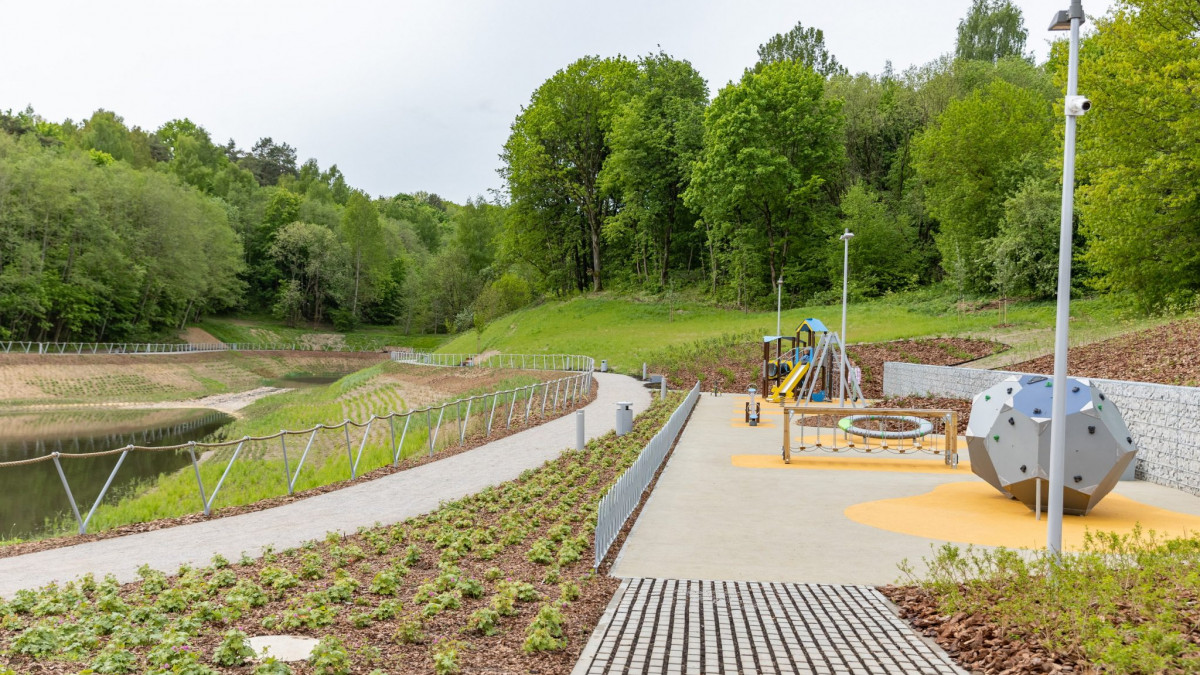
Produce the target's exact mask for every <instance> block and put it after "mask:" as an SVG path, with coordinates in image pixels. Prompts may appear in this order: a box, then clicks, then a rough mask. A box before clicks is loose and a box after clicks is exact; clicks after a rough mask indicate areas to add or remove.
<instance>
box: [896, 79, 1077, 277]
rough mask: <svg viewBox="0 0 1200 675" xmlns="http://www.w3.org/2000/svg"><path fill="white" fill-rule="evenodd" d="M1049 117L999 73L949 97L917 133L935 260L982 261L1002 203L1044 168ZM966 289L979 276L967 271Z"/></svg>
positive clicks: (1041, 104)
mask: <svg viewBox="0 0 1200 675" xmlns="http://www.w3.org/2000/svg"><path fill="white" fill-rule="evenodd" d="M1053 130H1054V117H1053V112H1052V109H1051V107H1050V104H1049V102H1047V101H1046V100H1045V99H1044V98H1042V97H1041V96H1040V95H1039V94H1038V93H1036V92H1033V91H1029V90H1026V89H1021V88H1019V87H1016V86H1014V85H1012V84H1009V83H1008V82H1006V81H1004V80H1000V79H996V80H993V81H992V82H990V83H989V84H988V85H986V86H985V87H983V88H982V89H978V90H976V91H975V92H973V93H972V94H971V95H970V96H968V97H966V98H963V99H959V100H956V101H953V102H951V103H950V105H949V106H948V107H947V108H946V110H945V112H943V113H942V114H941V115H940V116H939V117H938V118H937V119H936V120H935V121H934V123H933V124H932V125H931V126H930V127H928V128H927V129H926V130H925V131H924V132H923V133H922V134H921V135H920V136H919V137H918V139H917V142H916V145H915V148H914V150H915V160H916V161H915V167H916V169H917V173H918V175H919V176H920V178H921V180H922V182H923V183H924V190H925V204H926V207H927V208H928V209H929V213H930V214H931V215H933V216H934V217H935V218H936V219H937V220H938V221H939V223H940V225H941V230H940V232H939V233H938V235H937V245H938V249H939V250H940V251H941V253H942V258H943V260H946V261H949V260H951V259H954V260H961V261H962V262H963V264H964V265H967V266H977V265H978V266H983V265H984V264H985V258H986V255H985V251H984V248H985V246H986V244H987V241H988V240H989V239H991V238H992V237H994V236H996V233H997V232H998V230H999V227H1000V219H1001V217H1002V215H1003V212H1004V201H1005V199H1007V198H1008V196H1009V195H1010V194H1011V193H1012V192H1013V191H1014V190H1015V189H1016V188H1017V187H1018V186H1019V185H1020V184H1021V182H1022V181H1023V180H1024V179H1025V178H1026V177H1027V176H1031V175H1038V174H1041V173H1044V172H1045V171H1046V163H1047V161H1048V160H1049V158H1050V157H1051V156H1052V154H1053V151H1054V145H1055V138H1054V135H1053ZM968 276H969V278H970V279H972V281H971V283H970V284H969V286H970V288H973V289H976V290H981V289H984V288H986V287H987V284H988V279H987V276H986V275H968Z"/></svg>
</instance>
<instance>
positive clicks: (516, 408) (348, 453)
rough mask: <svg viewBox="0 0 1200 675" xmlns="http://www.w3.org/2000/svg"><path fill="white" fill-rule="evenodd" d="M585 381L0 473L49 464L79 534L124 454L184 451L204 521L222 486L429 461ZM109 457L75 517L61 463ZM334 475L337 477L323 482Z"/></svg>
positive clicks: (537, 415) (569, 398) (292, 482)
mask: <svg viewBox="0 0 1200 675" xmlns="http://www.w3.org/2000/svg"><path fill="white" fill-rule="evenodd" d="M592 382H593V379H592V372H591V371H590V370H589V371H584V372H581V373H578V374H575V375H571V376H569V377H563V378H559V379H555V380H550V381H548V382H539V383H537V384H531V385H527V386H524V387H518V388H515V389H507V390H504V391H496V392H490V393H486V394H480V395H477V396H470V397H467V398H461V399H457V400H454V401H451V402H449V403H443V404H440V405H431V406H428V407H425V408H419V409H416V410H409V411H406V412H403V413H398V412H394V411H393V412H389V413H388V414H386V415H371V417H370V418H369V419H367V420H365V421H361V422H359V421H354V420H350V419H346V420H343V421H342V422H340V423H338V424H318V425H316V426H314V427H311V428H308V429H302V430H281V431H279V432H278V433H275V434H271V435H269V436H245V437H243V438H240V439H235V440H229V441H221V442H215V443H200V442H195V441H193V442H189V443H185V444H181V445H173V446H166V447H144V446H137V445H127V446H125V447H123V448H116V449H113V450H108V451H104V452H92V453H66V452H53V453H50V454H48V455H43V456H41V457H34V458H30V459H25V460H17V461H12V462H0V471H3V470H4V469H5V468H6V467H16V466H27V465H30V464H37V463H41V462H50V463H53V465H54V468H55V470H56V471H57V473H58V478H59V479H60V482H61V483H62V487H63V491H64V492H65V493H66V498H67V501H68V502H69V503H70V507H71V512H72V514H73V515H74V517H75V520H76V522H77V523H78V525H79V533H80V534H83V533H85V532H86V531H87V526H88V523H89V522H90V521H91V519H92V516H93V515H94V514H95V513H96V509H97V508H98V507H99V506H100V504H101V503H102V502H103V501H104V497H105V495H106V494H107V493H108V492H109V489H110V488H111V487H112V485H113V481H114V479H115V478H116V477H117V474H118V472H119V471H120V470H121V465H122V463H124V461H125V459H126V457H128V456H129V454H130V453H133V452H186V453H187V454H188V459H189V460H190V464H191V466H192V469H193V473H194V475H195V477H196V489H197V492H198V496H199V498H200V505H201V506H202V507H203V510H204V514H205V515H210V514H211V512H212V507H213V504H214V503H215V502H216V499H217V496H218V494H220V492H221V489H222V487H226V491H227V492H228V490H229V489H241V487H243V486H244V487H246V488H247V489H248V490H249V491H250V492H252V493H258V494H261V490H262V483H263V481H264V480H266V481H268V482H270V481H278V482H277V486H278V489H279V494H282V493H283V492H284V490H285V489H286V493H287V494H288V495H292V494H295V492H296V491H297V489H298V488H299V489H307V488H309V487H316V486H319V485H324V484H328V483H329V482H332V481H333V480H340V479H341V478H342V477H345V478H349V479H354V478H356V477H357V476H358V475H359V474H360V473H364V472H366V471H370V470H373V469H377V468H380V467H382V466H386V465H387V464H389V463H390V464H392V465H393V466H394V465H397V464H399V462H400V460H401V459H405V458H408V457H412V456H414V455H418V454H422V453H427V454H428V455H429V456H433V455H434V454H435V453H436V452H438V451H439V450H444V449H446V448H449V447H451V446H456V445H457V446H464V445H465V444H466V443H467V439H468V438H475V439H486V438H490V437H492V435H493V434H496V433H499V430H500V429H501V428H503V429H509V428H511V427H512V426H513V424H514V423H516V424H522V423H526V422H528V421H530V420H537V419H541V418H547V417H550V416H553V415H554V414H555V413H557V412H559V411H562V410H567V409H570V408H571V407H574V404H575V403H576V402H577V401H578V400H580V399H581V398H585V397H586V396H588V395H589V394H590V392H591V388H592ZM289 437H290V438H298V439H299V443H295V442H294V443H293V444H292V446H291V448H289V444H288V442H287V441H288V438H289ZM300 445H303V449H302V450H300V452H299V455H298V457H297V453H296V450H297V449H298V448H299V446H300ZM230 450H232V452H230ZM205 452H214V453H215V454H213V455H211V456H210V457H205V458H204V459H203V460H202V459H201V455H203V453H205ZM113 456H116V457H117V460H116V464H115V466H113V468H112V470H111V471H110V472H109V474H108V479H107V480H106V481H105V482H104V486H103V487H102V488H100V490H99V494H98V495H97V496H96V497H95V500H94V501H93V502H92V504H91V508H90V509H89V510H88V512H87V514H86V515H83V514H82V513H81V511H80V509H79V506H78V503H77V500H76V495H75V494H74V493H73V492H72V490H71V482H70V481H69V480H68V478H67V475H66V472H64V471H63V464H62V462H63V460H72V461H93V462H94V461H96V460H98V459H101V458H105V457H113ZM239 458H241V459H242V462H243V464H245V463H247V462H265V464H261V465H257V466H255V467H253V468H248V469H247V470H246V471H243V472H241V474H242V475H239V474H234V475H231V473H230V470H231V469H232V467H233V465H234V463H235V462H237V461H238V460H239ZM210 460H212V461H210ZM223 460H227V461H223ZM279 460H282V462H280V461H279ZM306 461H307V462H308V464H309V466H310V467H312V466H313V464H314V463H317V462H321V463H320V465H318V466H317V468H310V470H309V472H308V474H307V475H305V476H304V478H303V479H302V478H301V471H302V470H303V469H304V467H305V463H306ZM293 465H294V466H293ZM335 474H336V476H337V477H333V478H330V476H331V475H335ZM227 479H229V481H230V482H229V483H227V482H226V481H227ZM214 480H215V484H214ZM238 483H240V484H241V485H239V487H238V488H230V487H229V486H230V485H235V484H238ZM207 485H212V489H211V492H210V491H208V489H207V488H206V486H207ZM85 506H86V503H85Z"/></svg>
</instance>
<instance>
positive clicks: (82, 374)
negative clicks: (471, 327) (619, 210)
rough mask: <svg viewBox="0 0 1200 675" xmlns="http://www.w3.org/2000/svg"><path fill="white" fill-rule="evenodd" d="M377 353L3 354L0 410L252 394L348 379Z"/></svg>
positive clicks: (377, 356)
mask: <svg viewBox="0 0 1200 675" xmlns="http://www.w3.org/2000/svg"><path fill="white" fill-rule="evenodd" d="M385 358H386V356H384V355H382V354H378V353H349V352H337V353H335V352H198V353H194V354H156V355H153V356H134V355H128V354H111V355H110V354H97V355H95V356H90V355H89V356H37V355H26V354H8V355H0V405H4V406H17V405H44V404H76V403H90V404H98V403H142V402H154V401H170V400H184V399H192V398H199V397H201V396H208V395H210V394H224V393H229V392H238V391H247V390H249V389H254V388H256V387H261V386H263V385H264V384H269V383H272V382H273V381H275V380H277V379H278V378H282V377H285V376H289V375H326V374H343V373H350V372H354V371H357V370H361V369H363V368H365V367H367V366H370V365H372V364H375V363H378V362H379V361H381V360H384V359H385Z"/></svg>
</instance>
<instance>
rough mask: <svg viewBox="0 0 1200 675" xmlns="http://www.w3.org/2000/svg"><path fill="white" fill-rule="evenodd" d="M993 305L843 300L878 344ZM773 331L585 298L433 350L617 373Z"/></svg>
mask: <svg viewBox="0 0 1200 675" xmlns="http://www.w3.org/2000/svg"><path fill="white" fill-rule="evenodd" d="M1071 307H1072V329H1073V330H1086V329H1088V328H1089V327H1091V326H1107V325H1110V324H1111V323H1112V321H1113V319H1114V317H1117V316H1119V315H1120V312H1121V309H1120V307H1119V305H1118V304H1117V303H1116V302H1114V301H1112V300H1110V299H1085V300H1076V301H1074V302H1072V305H1071ZM1054 311H1055V307H1054V303H1053V302H1023V303H1013V304H1011V305H1010V306H1009V309H1008V323H1009V324H1010V326H1009V327H1008V328H1007V329H1006V331H1016V330H1028V329H1045V328H1047V327H1049V326H1052V325H1053V323H1054ZM782 314H783V317H782V332H783V333H784V334H791V333H794V332H795V329H796V326H797V325H799V323H800V322H801V321H802V320H804V319H805V318H808V317H816V318H818V319H821V320H822V321H823V322H825V324H826V325H827V326H829V327H830V328H831V329H833V330H835V331H836V330H840V328H841V308H840V306H837V305H834V306H808V307H797V308H791V309H787V310H784V312H783V313H782ZM996 323H997V315H996V312H995V310H982V311H958V310H957V309H956V308H955V305H954V303H951V302H949V301H948V300H946V299H945V298H944V297H938V296H932V295H929V294H928V293H926V294H921V295H913V296H907V297H905V296H901V297H896V298H889V299H880V300H872V301H867V302H857V303H853V304H851V305H850V307H849V309H848V317H847V325H848V327H847V333H848V334H849V338H850V341H851V342H879V341H882V340H895V339H901V338H913V337H926V336H954V335H963V334H978V333H984V332H991V333H994V332H995V326H996ZM774 332H775V313H774V312H743V311H738V310H728V309H721V308H718V307H713V306H710V305H702V304H697V303H671V304H664V303H658V302H638V301H635V300H629V299H624V298H616V297H608V296H591V297H583V298H576V299H573V300H567V301H562V302H548V303H545V304H542V305H538V306H535V307H531V308H528V309H524V310H521V311H518V312H514V313H512V314H509V315H506V316H504V317H501V318H499V319H497V320H496V321H494V322H493V323H492V324H491V325H489V326H488V327H487V328H486V329H485V330H484V331H483V334H482V335H478V334H476V333H475V332H474V331H472V332H468V333H464V334H461V335H459V336H458V337H456V338H455V339H453V340H451V341H450V342H447V343H446V344H444V345H442V346H441V348H440V349H439V350H438V351H441V352H446V353H456V352H462V353H470V352H476V351H483V350H489V349H496V350H499V351H502V352H513V353H519V352H529V353H538V352H559V353H568V354H585V355H588V356H592V357H594V358H596V359H597V360H599V359H608V361H609V366H610V367H611V368H612V369H614V370H617V371H619V372H626V373H634V372H640V371H641V364H642V362H643V361H650V360H651V357H652V356H653V355H655V354H656V353H658V352H660V351H661V350H663V349H666V348H670V347H673V346H679V345H685V344H689V343H693V342H696V341H698V340H704V339H711V338H716V337H719V336H723V335H730V334H739V335H750V334H753V335H763V334H769V333H771V334H773V333H774Z"/></svg>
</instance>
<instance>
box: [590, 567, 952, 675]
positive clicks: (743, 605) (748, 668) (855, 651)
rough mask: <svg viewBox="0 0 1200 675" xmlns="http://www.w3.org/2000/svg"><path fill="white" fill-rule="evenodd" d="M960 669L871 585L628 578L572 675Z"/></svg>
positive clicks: (938, 673)
mask: <svg viewBox="0 0 1200 675" xmlns="http://www.w3.org/2000/svg"><path fill="white" fill-rule="evenodd" d="M602 673H656V674H657V673H669V674H672V675H675V674H678V675H685V674H686V675H691V674H692V673H704V674H706V675H717V674H718V673H721V674H726V673H727V674H733V673H738V674H741V673H763V674H765V673H777V674H780V675H782V674H783V673H812V674H828V675H834V674H838V675H841V674H843V673H844V674H847V675H848V674H849V673H887V674H891V673H901V674H908V673H931V674H934V675H958V674H960V673H964V671H963V670H961V669H960V668H958V667H957V666H956V665H955V664H954V662H953V661H952V660H951V659H950V658H949V657H948V656H947V655H946V653H945V652H944V651H942V650H941V649H940V648H938V647H936V646H933V645H929V644H927V643H926V642H925V641H924V640H923V639H922V638H921V637H920V636H919V635H917V633H916V632H915V631H913V630H912V629H911V628H910V627H909V626H908V624H907V622H905V621H903V620H902V619H900V618H899V617H897V616H896V615H895V614H894V613H892V611H891V610H890V609H889V607H888V603H887V600H886V599H884V597H883V596H882V595H881V594H880V593H879V591H877V590H875V589H874V588H871V587H868V586H822V585H813V584H786V583H770V584H765V583H753V582H711V581H676V580H672V579H626V580H625V581H624V582H623V583H622V584H621V587H620V589H619V590H618V591H617V594H616V596H615V597H614V598H613V601H612V602H611V603H610V604H609V607H608V610H607V611H606V612H605V615H604V617H603V618H602V619H601V620H600V625H599V626H598V627H597V628H596V631H595V633H593V634H592V639H591V640H590V641H589V642H588V645H587V647H586V648H585V649H584V652H583V655H582V656H581V657H580V659H579V661H578V663H577V664H576V666H575V670H574V671H573V675H601V674H602Z"/></svg>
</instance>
